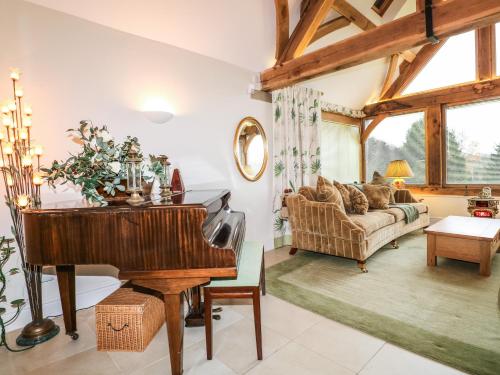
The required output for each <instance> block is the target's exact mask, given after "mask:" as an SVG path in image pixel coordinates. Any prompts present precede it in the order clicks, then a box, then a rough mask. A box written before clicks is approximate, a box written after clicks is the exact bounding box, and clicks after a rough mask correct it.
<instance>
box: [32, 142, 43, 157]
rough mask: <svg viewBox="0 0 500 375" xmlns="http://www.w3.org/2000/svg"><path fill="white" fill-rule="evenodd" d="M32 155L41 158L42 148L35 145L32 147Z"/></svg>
mask: <svg viewBox="0 0 500 375" xmlns="http://www.w3.org/2000/svg"><path fill="white" fill-rule="evenodd" d="M33 154H35V155H36V156H42V155H43V147H42V146H40V145H36V146H35V147H33Z"/></svg>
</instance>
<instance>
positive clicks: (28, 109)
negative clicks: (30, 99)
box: [24, 105, 33, 116]
mask: <svg viewBox="0 0 500 375" xmlns="http://www.w3.org/2000/svg"><path fill="white" fill-rule="evenodd" d="M24 114H25V115H26V116H31V115H32V114H33V109H32V108H31V107H30V106H29V105H26V106H24Z"/></svg>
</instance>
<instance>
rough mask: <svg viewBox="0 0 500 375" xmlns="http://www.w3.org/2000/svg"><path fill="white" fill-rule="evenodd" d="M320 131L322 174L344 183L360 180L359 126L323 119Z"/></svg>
mask: <svg viewBox="0 0 500 375" xmlns="http://www.w3.org/2000/svg"><path fill="white" fill-rule="evenodd" d="M320 131H321V174H322V175H323V176H325V177H326V178H328V179H331V180H336V181H339V182H343V183H349V182H354V181H359V171H360V165H359V164H360V160H359V157H360V153H361V145H360V144H359V128H358V127H357V126H349V125H344V124H338V123H334V122H327V121H323V122H322V123H321V128H320Z"/></svg>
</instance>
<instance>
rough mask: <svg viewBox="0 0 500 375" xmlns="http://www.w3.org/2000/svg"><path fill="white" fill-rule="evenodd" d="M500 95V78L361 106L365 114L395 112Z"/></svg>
mask: <svg viewBox="0 0 500 375" xmlns="http://www.w3.org/2000/svg"><path fill="white" fill-rule="evenodd" d="M498 97H500V78H494V79H490V80H485V81H479V82H468V83H463V84H460V85H455V86H450V87H445V88H441V89H436V90H429V91H425V92H421V93H416V94H411V95H405V96H401V97H398V98H395V99H388V100H383V101H380V102H377V103H372V104H368V105H366V106H365V107H364V108H363V111H364V112H365V113H366V115H367V116H369V117H370V116H375V115H379V114H381V113H387V114H395V113H401V112H403V111H410V112H411V111H418V110H422V109H425V108H427V107H432V106H434V105H442V104H454V105H456V104H464V103H473V102H477V101H482V100H486V99H494V98H498Z"/></svg>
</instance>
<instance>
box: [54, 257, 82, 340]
mask: <svg viewBox="0 0 500 375" xmlns="http://www.w3.org/2000/svg"><path fill="white" fill-rule="evenodd" d="M56 274H57V284H58V286H59V295H60V297H61V307H62V311H63V319H64V327H65V328H66V334H67V335H70V336H74V335H76V330H77V327H76V295H75V266H74V265H68V266H56ZM77 337H78V336H77Z"/></svg>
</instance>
